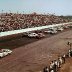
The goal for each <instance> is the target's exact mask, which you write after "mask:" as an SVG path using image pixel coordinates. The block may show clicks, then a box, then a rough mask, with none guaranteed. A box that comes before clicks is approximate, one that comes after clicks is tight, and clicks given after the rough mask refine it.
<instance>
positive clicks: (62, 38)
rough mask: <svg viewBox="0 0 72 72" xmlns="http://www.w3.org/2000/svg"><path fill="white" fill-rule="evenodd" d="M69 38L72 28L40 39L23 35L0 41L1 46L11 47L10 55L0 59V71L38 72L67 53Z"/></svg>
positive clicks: (71, 34) (71, 35) (71, 37)
mask: <svg viewBox="0 0 72 72" xmlns="http://www.w3.org/2000/svg"><path fill="white" fill-rule="evenodd" d="M71 39H72V29H71V30H67V31H64V32H62V33H59V34H57V35H53V36H51V35H48V37H46V38H43V39H40V40H38V39H30V38H25V37H24V38H19V39H18V38H16V39H13V40H12V39H11V40H8V41H3V42H2V41H0V47H1V48H11V49H13V53H12V54H11V55H9V56H6V57H4V58H1V59H0V72H39V71H41V70H42V69H43V67H44V66H46V65H47V66H48V65H49V63H50V61H52V60H54V59H57V58H58V56H59V55H63V54H65V53H67V51H68V49H69V47H68V46H67V41H70V40H71Z"/></svg>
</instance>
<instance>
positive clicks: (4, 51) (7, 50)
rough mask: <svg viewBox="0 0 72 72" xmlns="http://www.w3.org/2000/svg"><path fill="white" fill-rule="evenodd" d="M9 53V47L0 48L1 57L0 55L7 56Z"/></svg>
mask: <svg viewBox="0 0 72 72" xmlns="http://www.w3.org/2000/svg"><path fill="white" fill-rule="evenodd" d="M11 53H12V50H10V49H1V50H0V57H1V58H2V57H4V56H7V55H9V54H11Z"/></svg>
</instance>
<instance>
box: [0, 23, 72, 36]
mask: <svg viewBox="0 0 72 72" xmlns="http://www.w3.org/2000/svg"><path fill="white" fill-rule="evenodd" d="M71 24H72V22H68V23H60V24H52V25H46V26H40V27H34V28H26V29H20V30H13V31H5V32H0V37H2V36H8V35H13V34H18V33H23V32H29V31H34V30H41V29H46V28H50V27H56V26H64V25H71Z"/></svg>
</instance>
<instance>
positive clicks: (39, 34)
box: [22, 27, 63, 39]
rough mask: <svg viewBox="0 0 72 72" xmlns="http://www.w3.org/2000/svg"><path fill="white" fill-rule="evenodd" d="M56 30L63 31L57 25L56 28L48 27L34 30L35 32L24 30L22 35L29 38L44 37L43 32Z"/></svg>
mask: <svg viewBox="0 0 72 72" xmlns="http://www.w3.org/2000/svg"><path fill="white" fill-rule="evenodd" d="M58 31H63V28H62V27H57V28H48V29H47V30H43V31H41V32H38V31H35V32H26V33H23V36H22V37H24V36H26V37H29V38H38V39H40V38H44V37H45V33H48V34H56V33H57V32H58Z"/></svg>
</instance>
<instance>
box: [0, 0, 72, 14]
mask: <svg viewBox="0 0 72 72" xmlns="http://www.w3.org/2000/svg"><path fill="white" fill-rule="evenodd" d="M10 11H11V12H14V13H17V12H19V13H33V12H36V13H41V14H48V13H50V14H54V13H55V15H72V0H0V13H1V12H10Z"/></svg>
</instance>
